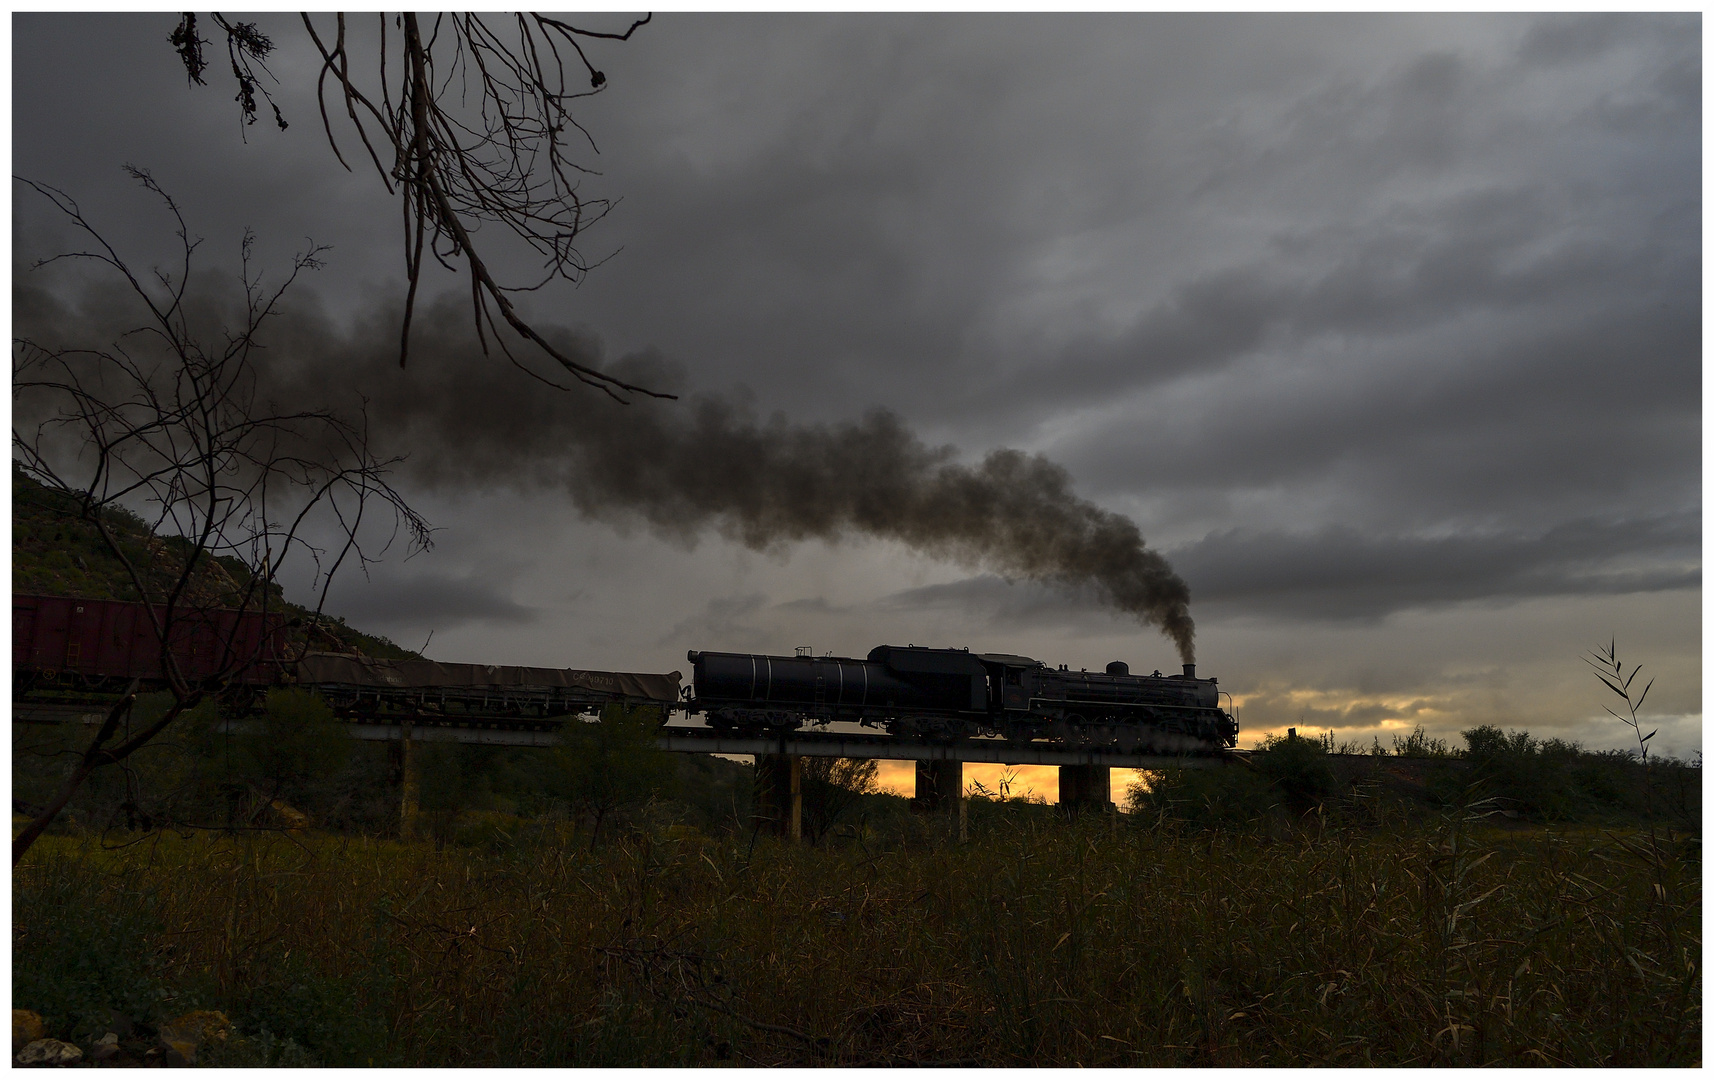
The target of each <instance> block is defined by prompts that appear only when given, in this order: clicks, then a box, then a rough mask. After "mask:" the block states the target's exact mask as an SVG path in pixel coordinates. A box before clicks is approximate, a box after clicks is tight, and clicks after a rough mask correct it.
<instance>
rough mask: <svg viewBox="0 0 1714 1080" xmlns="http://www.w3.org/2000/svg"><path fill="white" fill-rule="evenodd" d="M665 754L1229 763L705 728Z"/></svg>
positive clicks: (664, 740)
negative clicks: (752, 732)
mask: <svg viewBox="0 0 1714 1080" xmlns="http://www.w3.org/2000/svg"><path fill="white" fill-rule="evenodd" d="M655 743H656V745H658V746H659V747H660V748H661V749H662V750H672V751H675V752H678V753H688V754H787V755H790V756H792V757H843V758H882V759H887V760H896V761H966V762H981V763H993V764H998V765H1112V766H1116V767H1118V768H1123V769H1207V768H1214V767H1216V766H1219V765H1223V764H1225V760H1224V758H1222V757H1219V756H1213V755H1209V756H1202V757H1180V756H1174V755H1168V754H1137V753H1130V754H1127V753H1123V752H1121V751H1118V750H1106V749H1100V748H1097V747H1071V746H1055V745H1051V744H1047V743H1013V742H1006V741H1004V740H1001V739H961V740H959V741H957V742H950V743H948V742H918V741H915V740H906V739H897V738H893V737H892V736H890V735H845V734H840V733H837V732H826V733H817V732H796V731H794V732H789V733H785V734H781V735H738V734H732V733H721V732H715V731H710V730H708V729H706V728H673V727H666V728H661V729H660V731H659V732H658V733H657V734H656V738H655Z"/></svg>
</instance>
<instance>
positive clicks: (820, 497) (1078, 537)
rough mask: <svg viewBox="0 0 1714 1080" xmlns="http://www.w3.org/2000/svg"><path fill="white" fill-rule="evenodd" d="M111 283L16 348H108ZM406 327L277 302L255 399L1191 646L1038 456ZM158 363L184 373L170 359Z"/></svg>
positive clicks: (1172, 586) (122, 312) (615, 511)
mask: <svg viewBox="0 0 1714 1080" xmlns="http://www.w3.org/2000/svg"><path fill="white" fill-rule="evenodd" d="M191 295H192V299H191V300H190V301H189V302H188V303H187V305H186V309H185V311H186V313H185V316H184V325H185V329H184V330H183V331H182V332H181V333H182V336H184V337H186V338H187V339H189V340H193V341H195V340H201V341H210V342H212V341H218V340H220V339H221V338H222V337H229V336H230V335H232V334H233V333H234V332H235V329H236V328H238V327H241V326H243V320H244V316H245V311H246V309H245V307H244V304H243V302H242V298H241V297H239V296H236V295H234V294H233V291H232V290H231V288H230V287H228V288H227V289H224V290H222V289H220V287H219V285H218V283H216V282H212V281H207V280H206V279H203V280H202V281H201V282H200V283H199V287H198V288H197V289H196V291H195V292H194V293H193V294H191ZM113 296H114V290H113V288H112V287H111V286H104V287H102V288H99V289H95V290H93V291H92V292H91V294H90V295H89V296H87V297H85V298H82V299H83V300H84V302H83V303H76V302H74V303H71V304H69V305H68V304H65V303H64V302H63V301H64V300H65V294H63V293H61V294H60V295H59V296H57V297H55V296H49V295H48V294H46V293H45V292H43V291H42V290H39V289H37V290H35V291H34V292H33V293H32V295H31V297H30V299H29V300H28V301H27V302H25V303H21V304H19V305H18V315H19V319H18V324H17V327H18V329H17V333H18V336H19V339H20V340H21V341H24V342H27V343H28V344H27V345H26V346H25V348H24V349H23V350H22V352H23V354H24V355H35V354H36V353H37V352H38V351H40V352H47V353H56V354H58V355H66V354H65V353H64V352H63V350H67V349H74V348H78V347H83V348H85V349H91V350H93V349H100V348H103V347H109V348H118V346H116V345H109V342H114V341H118V340H119V338H120V336H121V335H122V333H123V330H124V328H125V324H124V323H123V321H122V320H124V319H125V318H127V317H130V318H136V317H137V316H136V315H135V314H131V313H132V312H134V311H135V309H136V307H137V305H136V304H130V305H124V306H118V305H115V304H113V303H112V299H113ZM398 325H399V317H398V315H397V314H394V315H393V316H392V317H390V318H389V317H385V316H382V317H372V318H370V319H367V320H365V321H363V322H362V323H360V324H359V325H358V326H357V327H355V328H353V329H352V330H350V331H349V332H341V331H339V330H336V329H335V328H334V327H333V326H331V325H330V324H329V322H328V321H327V319H326V317H325V315H323V314H322V313H321V312H319V311H317V310H315V309H314V308H312V307H309V306H305V305H303V304H297V303H292V302H290V301H287V302H285V303H284V304H283V306H282V308H281V310H280V312H279V314H278V315H277V316H276V318H275V321H274V322H272V323H269V324H267V325H265V326H264V327H262V328H261V329H260V330H258V331H257V334H256V336H257V340H258V341H259V342H263V343H264V345H263V348H265V350H266V352H265V355H264V356H263V357H262V358H261V360H260V362H259V363H258V366H257V370H256V376H255V377H256V379H257V382H258V387H259V395H260V396H262V397H264V398H267V399H272V400H276V401H290V402H293V403H294V404H296V405H298V406H299V407H305V406H312V407H319V408H322V409H326V410H329V411H332V412H334V413H336V414H338V415H341V416H343V417H345V418H346V419H347V421H348V424H349V427H350V428H351V429H352V430H358V429H361V430H364V431H365V432H366V433H367V435H368V438H369V442H370V446H371V447H372V448H373V450H374V451H375V452H376V453H377V454H378V455H380V456H381V457H384V458H385V457H393V456H397V457H399V458H402V459H403V463H402V465H401V468H402V470H404V471H406V472H407V473H408V474H409V475H411V476H412V477H413V478H415V479H416V480H418V481H419V482H425V483H430V484H437V485H441V486H452V487H455V488H464V489H466V490H473V489H481V488H483V487H490V486H496V485H506V486H512V487H529V486H531V485H541V486H545V487H548V488H550V489H555V490H560V491H563V492H565V494H566V495H567V496H568V497H569V499H570V501H571V502H572V503H573V504H574V505H575V506H577V508H578V509H580V510H581V511H583V512H584V513H585V514H586V515H588V516H590V517H593V518H597V519H601V520H608V521H615V520H617V521H620V522H625V521H632V520H641V521H645V522H647V523H648V524H649V525H650V526H651V527H652V528H654V529H655V530H656V531H657V532H659V533H661V534H664V535H668V536H672V537H676V538H678V539H679V540H681V541H683V542H685V543H686V544H687V545H688V544H690V543H693V542H694V541H695V540H696V539H697V538H698V537H699V536H700V535H701V534H702V533H704V532H707V531H712V530H718V531H720V532H721V533H722V534H724V535H725V536H727V537H728V538H730V539H732V540H734V541H737V542H739V543H742V544H744V545H745V546H747V547H750V548H752V549H756V550H769V549H778V548H780V547H782V546H783V545H786V544H789V543H796V542H801V541H804V540H809V539H820V540H839V539H841V538H844V537H847V536H861V537H872V538H879V539H885V540H894V541H898V542H900V543H903V544H905V545H906V546H908V547H910V548H911V549H913V550H915V551H919V552H923V553H926V554H929V555H932V556H936V557H941V558H949V559H952V560H954V561H957V562H960V563H964V564H967V565H973V566H992V567H995V568H997V569H1000V570H1002V571H1006V572H1010V573H1015V574H1017V575H1019V576H1021V577H1026V578H1029V579H1031V580H1035V581H1042V582H1048V583H1052V584H1057V585H1065V586H1069V587H1073V588H1076V587H1081V586H1093V587H1095V588H1097V589H1098V590H1099V593H1098V595H1099V597H1100V599H1101V600H1102V601H1104V602H1105V603H1107V604H1110V605H1112V606H1114V607H1116V608H1118V609H1119V610H1121V611H1124V612H1125V613H1127V614H1129V615H1131V616H1133V617H1134V618H1136V619H1137V620H1138V621H1139V622H1141V623H1144V624H1146V625H1153V626H1157V627H1159V628H1160V629H1161V631H1162V633H1164V634H1166V635H1167V636H1168V637H1169V638H1171V639H1172V641H1173V643H1174V644H1175V645H1176V646H1177V648H1178V650H1179V652H1180V654H1181V655H1182V656H1183V657H1184V658H1185V660H1186V661H1190V660H1194V659H1195V645H1194V634H1195V629H1194V623H1193V622H1192V620H1191V617H1190V613H1189V610H1188V605H1187V602H1186V599H1187V598H1186V590H1185V585H1184V582H1183V581H1182V580H1181V579H1179V578H1178V577H1177V576H1176V575H1175V574H1174V573H1173V572H1172V568H1171V567H1170V566H1169V565H1168V564H1167V563H1166V561H1165V560H1164V559H1162V558H1161V557H1160V555H1159V553H1157V552H1155V551H1152V550H1150V549H1149V548H1148V547H1146V546H1145V544H1144V542H1143V538H1142V534H1141V533H1140V532H1139V531H1138V529H1137V527H1136V525H1135V524H1134V523H1133V522H1131V521H1130V520H1129V519H1127V518H1125V517H1123V516H1121V515H1119V514H1115V513H1113V512H1112V511H1109V510H1105V509H1102V508H1101V507H1098V506H1096V505H1094V504H1093V503H1090V502H1088V501H1087V500H1084V499H1082V498H1080V497H1078V496H1077V495H1076V494H1075V493H1074V492H1073V491H1072V488H1071V479H1070V476H1069V475H1068V474H1067V473H1066V472H1065V470H1064V469H1061V468H1060V467H1059V466H1057V465H1055V464H1054V463H1052V462H1051V461H1048V460H1047V459H1046V458H1043V457H1041V456H1039V455H1034V456H1032V455H1027V454H1023V453H1020V452H1018V451H993V452H990V453H989V454H987V455H985V456H984V457H983V458H982V460H981V461H980V462H979V463H976V464H970V465H966V464H963V463H961V462H958V461H956V460H954V459H955V452H954V450H953V448H951V447H944V446H943V447H931V446H928V445H926V444H925V443H923V442H922V440H920V439H919V438H918V437H917V436H916V435H915V434H913V433H912V432H911V431H909V430H908V429H907V428H905V427H904V426H903V425H902V424H901V422H900V421H899V419H898V417H897V416H896V415H894V414H892V413H889V412H886V411H883V410H873V411H870V412H868V413H867V414H866V415H864V416H863V418H862V419H861V420H858V421H850V422H845V423H840V424H832V425H822V424H811V425H804V424H793V423H791V422H790V421H788V420H787V419H786V418H785V417H783V416H780V415H776V416H774V417H773V418H772V419H770V420H768V421H766V422H763V421H760V420H758V419H757V418H756V417H755V416H754V415H753V414H752V413H751V412H750V411H749V410H748V409H746V408H744V407H742V406H741V405H737V404H735V403H733V402H731V401H729V400H726V399H723V398H720V397H716V396H712V395H698V396H696V397H694V398H692V399H690V400H687V401H685V402H682V403H680V402H664V401H658V400H651V399H648V398H642V399H640V400H639V401H637V402H636V403H634V404H629V405H623V404H619V403H616V402H614V401H609V400H606V399H604V398H601V397H599V396H594V395H590V394H585V393H581V392H579V391H578V390H576V389H573V390H569V391H568V390H565V389H558V388H544V386H543V381H540V380H539V379H538V381H532V380H531V379H530V378H529V377H527V376H526V375H525V374H523V373H522V372H521V368H517V367H509V366H505V365H504V364H503V362H502V360H501V358H500V357H499V356H498V355H495V356H489V357H484V356H483V355H482V352H481V349H480V348H479V346H478V344H477V342H476V336H475V333H474V330H473V329H472V327H471V325H470V322H469V313H468V312H467V311H466V310H464V309H462V308H460V307H458V306H456V305H454V304H453V303H451V302H448V301H445V300H442V301H439V302H436V303H434V304H432V305H430V307H429V308H428V309H427V310H426V311H424V312H423V313H422V314H421V317H420V323H419V326H420V329H419V330H418V331H416V332H415V336H416V338H417V344H415V345H414V346H413V350H412V354H411V355H412V362H411V367H410V369H409V370H408V371H407V370H405V369H403V368H401V367H400V365H399V364H398V362H397V357H398V352H397V345H396V342H397V340H398V329H397V328H398ZM557 336H558V337H559V338H560V348H561V350H562V352H563V353H564V354H565V355H573V356H578V357H580V358H582V360H583V362H584V364H585V366H586V367H588V368H591V369H596V368H599V367H601V366H602V364H601V356H600V346H599V343H596V342H592V341H590V340H588V339H579V338H577V337H575V336H573V335H571V334H569V333H568V332H563V331H561V332H558V334H557ZM151 343H152V339H149V338H133V339H132V340H131V341H130V342H129V343H128V344H127V345H126V346H125V347H126V348H128V349H130V350H132V351H133V352H134V353H143V352H146V350H148V349H149V347H150V345H151ZM521 344H522V343H521V342H517V341H513V342H511V348H512V349H514V350H517V349H518V348H519V347H520V345H521ZM71 355H72V359H71V360H70V361H68V362H69V363H71V364H74V365H79V367H78V368H77V370H83V367H84V366H87V365H88V364H89V363H90V360H89V356H92V355H94V353H93V352H90V353H75V354H71ZM139 359H144V360H145V362H146V363H149V362H153V361H152V360H149V359H145V357H144V356H139ZM161 370H163V371H164V372H167V373H170V372H172V371H173V370H175V368H174V367H173V365H172V364H171V363H170V362H169V363H167V364H164V365H163V366H162V369H161ZM613 370H614V371H615V372H618V373H622V374H621V377H622V378H624V379H625V380H627V381H629V382H632V383H636V384H640V385H645V386H648V385H653V386H655V387H658V388H660V389H663V390H664V389H666V388H667V387H675V388H676V386H677V384H678V383H679V382H680V379H679V377H678V376H677V375H676V373H675V372H674V371H673V370H672V368H671V366H670V365H666V364H663V363H661V362H659V361H658V359H653V358H649V357H638V358H634V359H631V360H627V361H621V362H620V363H619V364H617V365H615V366H614V369H613ZM86 377H87V374H86ZM38 397H39V395H34V396H30V397H26V398H24V399H21V400H20V402H19V405H18V409H19V411H20V412H22V413H24V414H25V415H26V426H28V421H30V420H33V419H34V418H35V415H36V414H37V413H38V412H39V411H40V409H41V408H42V407H43V405H42V401H46V400H48V399H45V398H44V399H41V400H38ZM358 408H362V409H364V410H365V411H364V412H363V413H362V414H361V415H359V413H358V412H357V410H358ZM332 449H334V450H335V451H337V450H338V449H339V447H337V446H336V447H333V448H332Z"/></svg>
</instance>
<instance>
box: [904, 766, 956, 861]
mask: <svg viewBox="0 0 1714 1080" xmlns="http://www.w3.org/2000/svg"><path fill="white" fill-rule="evenodd" d="M911 809H913V810H915V811H916V812H917V813H919V814H945V815H947V816H948V817H949V818H950V819H951V820H952V821H954V822H955V823H956V824H955V825H954V826H953V832H954V834H955V835H956V836H957V837H958V839H959V840H960V841H961V842H962V841H963V840H965V839H968V837H969V832H968V830H969V823H968V818H967V817H966V812H967V810H968V809H969V804H967V803H966V802H965V801H964V763H963V762H962V761H918V762H917V794H916V798H915V799H913V800H911Z"/></svg>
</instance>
